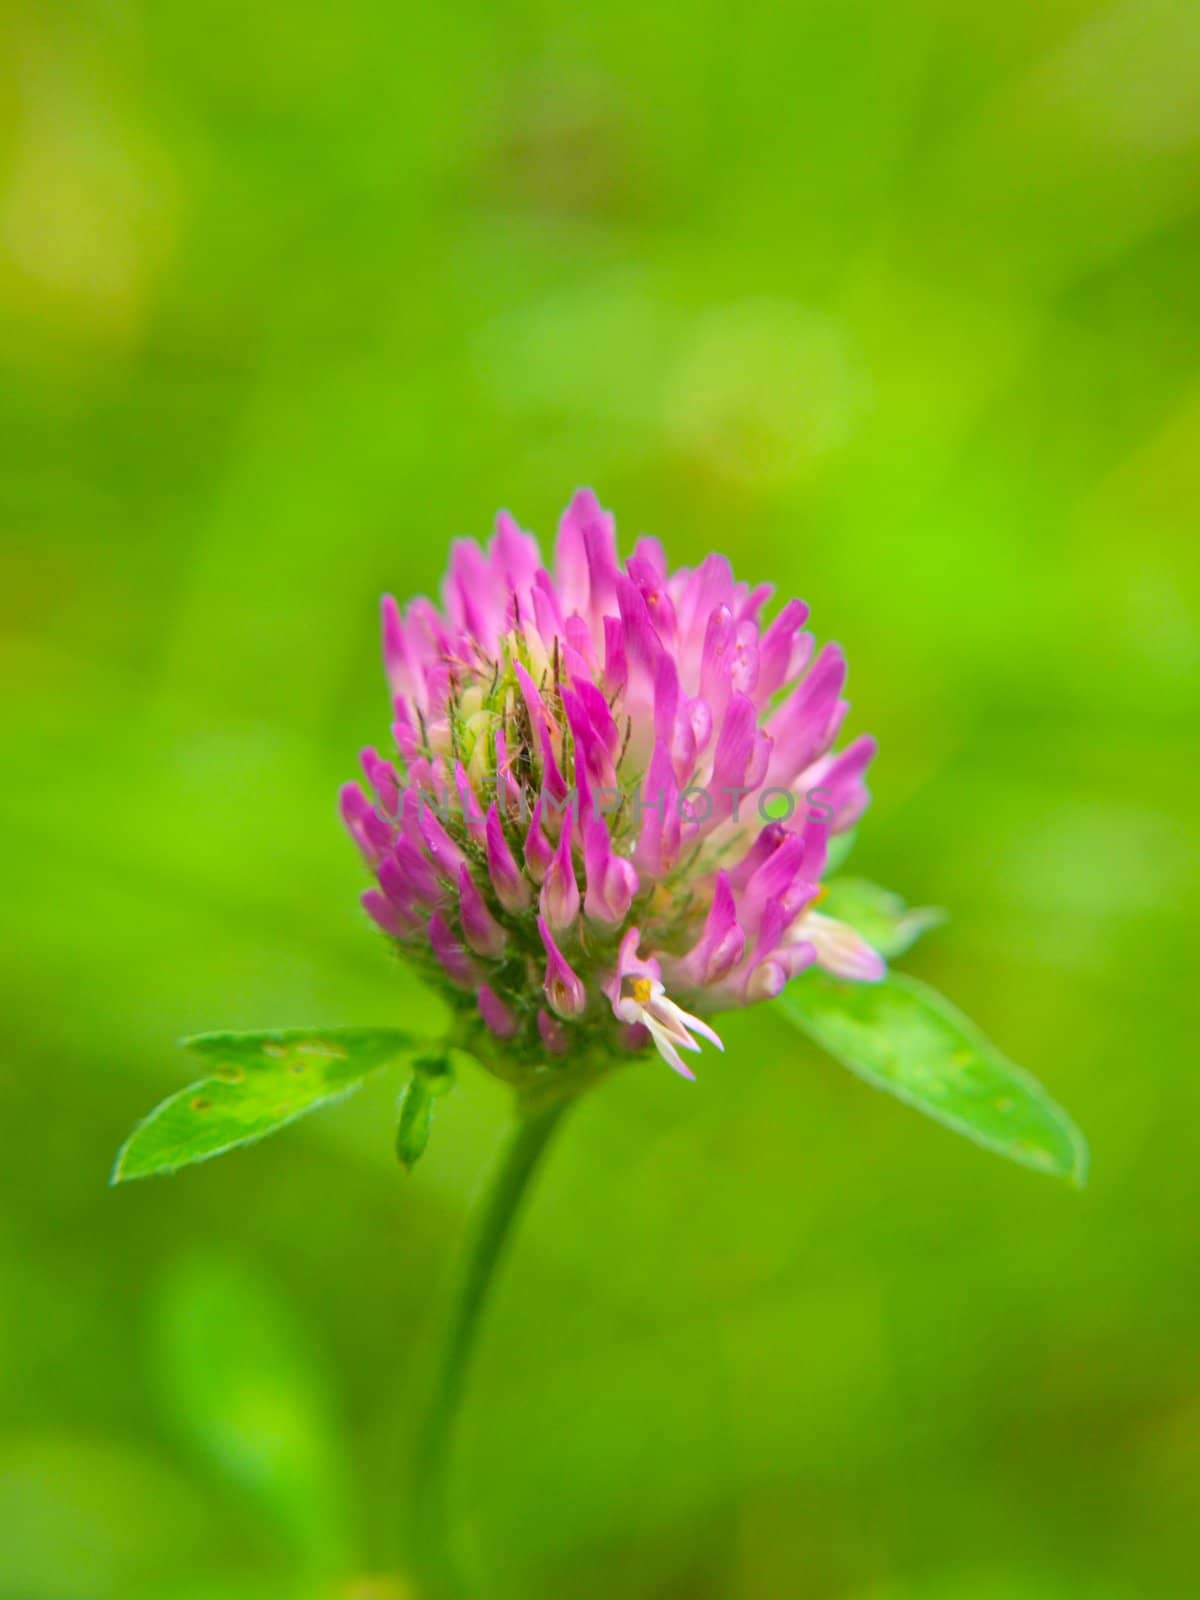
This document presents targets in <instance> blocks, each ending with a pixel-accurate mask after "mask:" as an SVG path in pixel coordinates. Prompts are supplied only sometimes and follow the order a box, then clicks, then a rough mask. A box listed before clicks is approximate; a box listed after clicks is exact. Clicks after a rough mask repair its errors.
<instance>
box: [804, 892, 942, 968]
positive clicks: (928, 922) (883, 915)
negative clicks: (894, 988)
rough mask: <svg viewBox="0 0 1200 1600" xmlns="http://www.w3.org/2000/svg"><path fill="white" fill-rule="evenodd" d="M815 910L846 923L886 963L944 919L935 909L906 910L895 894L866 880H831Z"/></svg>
mask: <svg viewBox="0 0 1200 1600" xmlns="http://www.w3.org/2000/svg"><path fill="white" fill-rule="evenodd" d="M819 909H820V911H821V914H822V915H823V916H827V917H836V918H837V920H838V921H839V922H848V923H849V924H850V926H851V927H852V928H854V929H855V930H856V931H857V932H858V933H861V934H862V936H863V938H864V939H865V940H866V941H867V943H868V944H869V945H871V946H873V948H874V949H876V950H878V951H879V954H880V955H881V956H883V957H885V958H886V959H887V960H889V961H890V960H891V959H892V958H893V957H894V956H899V955H903V954H904V952H905V951H906V950H907V949H909V948H910V947H911V946H912V945H914V944H915V943H916V942H917V940H918V939H919V938H920V937H921V935H922V934H923V933H925V932H927V931H928V930H929V929H930V928H937V927H939V926H940V925H941V924H942V923H943V922H945V920H946V913H945V912H944V911H939V910H938V909H937V908H936V907H932V906H928V907H925V908H923V909H917V910H909V908H908V907H907V906H906V905H905V903H904V901H903V900H901V898H900V896H899V895H898V894H892V892H891V891H890V890H889V889H881V888H880V887H879V885H878V884H877V883H869V882H868V881H867V880H866V878H834V879H833V880H832V882H830V883H828V884H827V885H826V894H825V898H824V899H823V900H822V901H821V904H820V907H819Z"/></svg>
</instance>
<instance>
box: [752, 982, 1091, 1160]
mask: <svg viewBox="0 0 1200 1600" xmlns="http://www.w3.org/2000/svg"><path fill="white" fill-rule="evenodd" d="M778 1004H779V1006H780V1009H781V1010H782V1011H783V1013H784V1015H786V1016H787V1017H788V1019H789V1020H790V1021H791V1022H793V1023H795V1025H796V1026H797V1027H798V1028H800V1029H802V1030H803V1032H805V1033H806V1034H808V1036H809V1037H810V1038H811V1039H813V1040H815V1042H816V1043H817V1044H819V1045H821V1046H822V1048H823V1049H825V1050H827V1051H828V1052H829V1054H830V1055H831V1056H833V1057H834V1058H835V1060H837V1061H840V1062H841V1064H842V1065H843V1066H845V1067H848V1068H849V1069H850V1071H851V1072H854V1073H857V1074H858V1076H859V1077H861V1078H865V1079H866V1080H867V1082H868V1083H871V1084H874V1085H875V1087H876V1088H879V1089H886V1090H887V1091H888V1092H889V1093H890V1094H894V1095H895V1096H896V1097H897V1098H898V1099H900V1100H903V1101H906V1102H907V1103H908V1104H909V1105H911V1106H914V1107H915V1108H916V1109H917V1110H918V1111H923V1112H925V1114H926V1115H927V1116H930V1117H933V1118H935V1119H936V1120H937V1121H938V1122H942V1123H944V1124H945V1125H946V1126H947V1127H948V1128H953V1129H954V1130H955V1132H957V1133H962V1134H965V1135H966V1136H967V1137H968V1138H969V1139H974V1140H975V1141H976V1142H977V1143H978V1144H981V1145H984V1146H985V1147H986V1148H987V1149H989V1150H994V1151H995V1152H996V1153H997V1154H998V1155H1002V1156H1007V1157H1008V1159H1009V1160H1011V1161H1018V1162H1021V1163H1022V1164H1023V1165H1025V1166H1027V1167H1033V1168H1035V1169H1036V1170H1037V1171H1039V1172H1048V1173H1053V1174H1054V1175H1055V1176H1057V1177H1062V1178H1069V1179H1071V1180H1072V1181H1073V1182H1074V1183H1076V1184H1077V1185H1082V1183H1083V1182H1084V1179H1085V1178H1086V1176H1087V1164H1088V1154H1087V1144H1086V1142H1085V1140H1084V1138H1083V1135H1082V1134H1081V1133H1080V1131H1079V1129H1078V1128H1077V1127H1076V1126H1075V1124H1074V1123H1073V1122H1072V1120H1071V1118H1070V1117H1069V1116H1068V1115H1067V1113H1066V1112H1065V1111H1064V1110H1063V1109H1062V1107H1061V1106H1059V1105H1056V1104H1055V1102H1054V1101H1053V1100H1052V1099H1051V1098H1050V1096H1049V1095H1048V1094H1047V1093H1046V1091H1045V1090H1044V1089H1043V1088H1042V1087H1041V1085H1040V1084H1038V1083H1037V1082H1036V1081H1035V1080H1034V1079H1033V1078H1031V1077H1030V1076H1029V1074H1028V1073H1026V1072H1023V1071H1022V1070H1021V1068H1020V1067H1016V1066H1014V1065H1013V1064H1012V1062H1010V1061H1008V1060H1006V1058H1005V1057H1004V1056H1003V1055H1001V1053H1000V1051H999V1050H997V1049H996V1047H995V1045H993V1044H992V1043H991V1042H990V1041H989V1040H988V1039H986V1038H985V1037H984V1035H983V1034H982V1033H981V1032H980V1031H979V1029H978V1028H976V1027H975V1025H974V1024H973V1023H972V1022H970V1021H968V1019H967V1018H966V1017H964V1016H963V1015H962V1013H961V1012H960V1011H958V1010H957V1009H956V1008H955V1007H954V1006H952V1005H951V1004H950V1002H949V1001H948V1000H945V999H944V998H943V997H942V996H941V995H940V994H938V993H937V992H936V991H935V990H933V989H930V988H929V987H928V986H927V985H925V984H923V983H918V982H916V980H915V979H913V978H906V977H905V978H902V977H898V976H896V975H893V976H891V977H889V978H886V979H885V980H884V981H883V982H882V983H846V982H842V981H840V980H838V979H835V978H830V977H827V976H825V975H824V974H823V973H818V972H813V971H810V972H805V973H802V974H801V976H800V977H798V978H796V979H795V980H794V981H793V982H792V983H790V984H789V985H788V986H787V988H786V989H785V990H784V991H783V994H782V995H781V997H780V999H779V1002H778Z"/></svg>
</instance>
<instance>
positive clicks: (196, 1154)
mask: <svg viewBox="0 0 1200 1600" xmlns="http://www.w3.org/2000/svg"><path fill="white" fill-rule="evenodd" d="M182 1042H183V1046H184V1049H186V1050H191V1051H192V1052H193V1053H194V1054H195V1055H198V1056H200V1057H201V1058H202V1059H203V1060H204V1061H205V1063H206V1064H207V1065H208V1067H209V1069H210V1072H211V1076H209V1077H207V1078H203V1079H201V1080H200V1082H198V1083H193V1084H191V1085H190V1086H189V1087H188V1088H186V1089H181V1090H180V1091H179V1093H178V1094H173V1095H172V1096H171V1097H170V1099H168V1100H164V1101H163V1102H162V1104H161V1105H160V1106H156V1107H155V1109H154V1110H153V1111H152V1112H151V1113H150V1115H149V1116H148V1117H147V1118H146V1119H145V1121H144V1122H141V1123H139V1124H138V1126H137V1127H136V1128H135V1129H134V1130H133V1132H132V1133H131V1134H130V1136H129V1138H128V1139H127V1140H126V1141H125V1143H124V1145H123V1146H122V1147H121V1152H120V1154H119V1155H118V1156H117V1163H116V1166H115V1167H114V1168H113V1174H112V1182H113V1183H124V1182H127V1181H128V1180H129V1179H131V1178H146V1177H149V1176H150V1175H151V1174H152V1173H156V1172H173V1171H175V1169H176V1168H178V1167H186V1166H190V1165H191V1163H192V1162H193V1161H207V1160H208V1158H209V1157H210V1156H219V1155H222V1154H223V1153H224V1152H225V1151H226V1150H232V1149H234V1148H235V1147H236V1146H237V1145H240V1144H249V1143H250V1142H251V1141H252V1140H254V1139H261V1138H263V1137H264V1136H265V1135H266V1134H268V1133H274V1131H275V1129H276V1128H282V1127H283V1126H284V1125H285V1124H286V1123H288V1122H293V1121H295V1119H296V1118H297V1117H302V1116H303V1115H304V1114H305V1113H306V1112H308V1111H313V1110H315V1109H316V1108H317V1107H318V1106H321V1105H325V1104H326V1103H327V1102H328V1101H330V1100H337V1099H340V1098H341V1097H342V1096H343V1095H346V1094H349V1093H350V1092H351V1091H352V1090H353V1089H356V1088H357V1087H358V1085H359V1083H360V1082H361V1081H362V1079H363V1078H364V1077H366V1075H367V1074H368V1073H369V1072H374V1071H375V1070H376V1068H378V1067H382V1066H384V1065H386V1063H387V1062H389V1061H393V1060H395V1059H396V1058H397V1057H398V1056H404V1055H408V1054H409V1053H411V1051H412V1050H413V1049H415V1048H417V1046H418V1043H419V1041H416V1040H414V1039H413V1037H412V1035H411V1034H408V1033H402V1032H400V1031H399V1030H398V1029H395V1028H285V1029H276V1030H273V1031H271V1032H269V1033H202V1034H198V1035H196V1037H195V1038H192V1039H184V1040H183V1041H182Z"/></svg>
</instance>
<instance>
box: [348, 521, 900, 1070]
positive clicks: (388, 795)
mask: <svg viewBox="0 0 1200 1600" xmlns="http://www.w3.org/2000/svg"><path fill="white" fill-rule="evenodd" d="M771 592H772V591H771V589H770V587H769V586H767V585H760V586H759V587H757V588H753V589H752V588H749V587H748V586H747V585H746V584H744V583H738V582H735V580H734V577H733V573H732V571H731V570H730V566H729V563H728V561H727V560H726V559H725V558H724V557H723V556H721V555H715V554H714V555H710V556H708V557H707V558H706V559H705V560H704V561H703V562H702V563H701V564H700V565H699V566H698V567H696V568H695V569H692V570H689V569H680V570H677V571H674V572H672V571H670V570H668V567H667V563H666V559H665V557H664V554H663V551H662V548H661V546H660V545H659V544H658V542H657V541H656V540H653V539H648V538H642V539H639V540H638V542H637V544H636V545H635V546H634V550H633V553H632V555H631V556H630V557H629V558H628V560H627V561H625V562H624V563H623V564H622V563H621V562H620V561H619V560H618V558H617V551H616V538H615V528H614V523H613V519H612V517H611V515H609V514H608V513H607V512H605V511H604V510H602V509H601V507H600V505H599V504H598V503H597V501H596V498H595V496H594V495H593V494H591V492H590V491H587V490H582V491H580V492H579V493H578V494H576V495H575V497H574V499H573V500H572V501H571V504H570V506H569V507H568V508H567V511H566V513H565V514H564V516H563V518H562V521H561V523H560V526H559V530H558V539H557V543H556V547H555V556H554V563H553V570H552V571H551V570H549V569H547V568H546V567H545V566H543V564H542V557H541V553H540V550H539V548H538V544H537V541H536V540H535V539H534V538H533V537H532V536H531V535H529V534H527V533H524V532H522V531H521V529H520V528H519V527H518V526H517V524H516V523H515V522H514V521H513V519H512V518H511V517H510V516H508V515H507V514H506V513H501V515H500V517H499V518H498V520H497V527H496V533H495V536H494V538H493V540H492V542H491V544H490V546H489V547H488V549H487V550H486V551H484V550H482V549H481V548H480V547H479V546H478V545H477V544H475V543H474V542H472V541H469V540H463V541H459V542H457V543H456V544H455V546H454V549H453V552H452V556H451V561H450V571H449V574H448V577H447V579H446V582H445V586H444V590H443V607H442V609H441V610H439V609H438V608H437V607H435V606H434V605H433V604H432V603H431V602H430V601H428V600H425V599H418V600H415V601H413V602H412V603H411V604H410V605H409V606H408V607H407V608H406V610H405V611H404V612H403V613H402V612H401V610H400V608H399V607H398V606H397V605H396V603H395V601H394V600H392V599H391V598H390V597H389V598H387V599H385V600H384V602H383V649H384V660H385V665H386V669H387V675H388V680H389V683H390V686H391V691H392V695H393V704H394V710H395V720H394V722H393V724H392V736H393V739H394V743H395V747H396V759H393V760H388V759H385V758H384V757H383V756H382V755H380V754H379V753H378V752H377V751H376V750H374V749H369V750H365V751H364V752H363V755H362V765H363V771H364V775H365V778H366V782H367V789H366V790H364V789H363V788H362V787H360V786H358V785H356V784H351V785H347V786H346V788H345V789H344V790H343V791H342V813H343V816H344V818H345V821H346V824H347V826H348V828H349V830H350V833H351V835H352V836H353V838H354V840H355V841H356V843H357V845H358V847H359V849H360V850H361V852H362V854H363V856H364V857H365V859H366V861H367V864H368V866H369V867H370V870H371V872H372V874H373V876H374V879H375V883H374V886H373V887H372V888H371V889H369V890H368V891H367V892H366V894H365V895H364V896H363V904H364V906H365V908H366V910H367V912H368V913H369V915H370V916H371V917H372V918H373V919H374V921H375V922H376V923H377V924H378V925H379V926H380V927H381V928H382V929H383V931H384V932H385V933H386V934H387V935H388V936H389V938H390V939H391V940H393V941H394V942H395V943H396V945H397V946H398V947H399V949H400V950H401V951H402V952H403V954H404V955H405V956H406V957H408V958H409V959H411V960H412V961H414V962H415V963H416V964H417V965H418V966H420V967H421V968H423V969H424V971H425V972H426V974H427V975H429V976H431V977H432V978H434V979H435V980H436V981H437V983H438V984H439V985H440V986H441V987H442V988H444V989H445V990H446V992H447V993H448V994H449V995H450V996H451V997H452V999H453V1001H454V1003H455V1004H456V1005H457V1007H458V1008H459V1009H460V1011H461V1012H462V1015H463V1018H464V1022H465V1023H466V1025H467V1027H468V1029H469V1030H473V1031H474V1033H475V1034H476V1035H477V1036H478V1037H480V1038H486V1040H487V1041H488V1043H489V1046H490V1048H489V1050H488V1052H487V1054H488V1059H489V1060H490V1062H491V1063H492V1064H493V1065H495V1066H496V1069H497V1070H500V1071H502V1072H503V1073H504V1074H505V1075H507V1076H514V1077H518V1076H520V1074H521V1073H523V1072H528V1071H544V1070H545V1068H546V1065H547V1063H557V1064H558V1065H559V1066H564V1065H569V1063H570V1062H571V1060H572V1059H576V1060H579V1061H583V1060H587V1059H596V1058H598V1057H600V1056H606V1055H611V1054H612V1052H613V1049H614V1047H616V1048H624V1049H627V1050H638V1049H642V1048H646V1047H648V1046H649V1045H650V1044H653V1045H654V1046H655V1047H656V1048H657V1049H658V1052H659V1054H660V1055H661V1056H662V1057H663V1058H664V1060H666V1061H667V1063H668V1064H669V1065H670V1066H671V1067H673V1068H674V1070H675V1071H676V1072H679V1073H681V1074H682V1075H683V1076H685V1077H689V1078H690V1077H692V1076H693V1074H692V1073H691V1071H690V1070H689V1068H688V1067H687V1065H686V1064H685V1062H684V1059H683V1056H682V1055H681V1053H680V1052H681V1051H685V1052H689V1053H692V1052H695V1051H697V1050H699V1049H700V1045H699V1042H698V1039H700V1038H702V1039H706V1040H708V1041H709V1042H710V1043H712V1044H713V1045H715V1046H716V1047H717V1048H718V1049H720V1048H722V1046H721V1041H720V1039H719V1037H718V1036H717V1034H716V1033H715V1032H714V1030H713V1028H712V1027H711V1026H710V1025H709V1023H707V1022H705V1021H704V1020H703V1014H704V1013H713V1012H716V1011H720V1010H725V1009H729V1008H731V1007H736V1006H743V1005H748V1004H751V1003H753V1002H755V1001H758V1000H764V999H769V998H771V997H773V996H775V995H777V994H778V993H779V992H780V990H781V989H782V988H783V987H784V985H785V984H786V983H788V982H789V980H790V979H792V978H794V977H795V976H796V974H797V973H799V972H801V971H802V970H803V969H804V968H806V967H808V966H810V965H814V964H815V965H817V966H821V967H824V968H825V969H826V970H828V971H830V972H833V973H836V974H838V975H840V976H842V977H846V978H852V979H859V980H864V981H870V980H873V979H878V978H879V977H881V976H882V974H883V961H882V959H881V957H880V956H879V955H878V954H877V953H876V952H875V951H874V950H873V949H872V948H871V947H870V946H869V945H867V944H866V943H865V942H864V941H863V940H862V938H861V937H860V936H859V935H858V934H857V933H855V932H854V931H853V930H851V929H850V928H848V927H847V926H845V925H844V924H842V923H839V922H836V921H834V920H833V919H831V918H829V917H828V916H825V915H823V914H822V913H821V912H820V911H819V910H818V909H817V907H818V905H819V903H820V900H821V898H822V887H821V879H822V875H823V873H824V871H825V866H826V853H827V847H828V841H829V838H830V836H831V835H832V834H835V833H839V832H842V831H844V830H846V829H848V828H849V827H851V826H852V824H853V823H854V822H855V820H856V819H857V817H858V816H859V815H860V813H861V812H862V810H863V808H864V807H865V805H866V804H867V799H868V796H867V791H866V788H865V786H864V781H863V780H864V773H865V771H866V768H867V766H868V764H869V762H870V760H871V757H872V755H873V753H874V742H873V741H872V740H871V739H870V738H866V737H863V738H859V739H857V740H855V741H854V742H853V743H852V744H850V745H848V746H847V747H846V748H845V749H844V750H842V751H841V752H840V753H834V750H833V745H834V743H835V740H836V738H837V735H838V730H839V728H840V726H841V723H842V720H843V718H844V716H845V713H846V710H847V703H846V701H845V700H844V699H843V698H842V690H843V686H844V683H845V675H846V668H845V662H844V659H843V657H842V653H841V651H840V650H839V649H838V648H837V646H836V645H826V646H825V648H824V649H823V650H821V651H820V652H819V653H818V654H817V655H816V656H815V658H814V655H813V641H812V636H811V634H809V633H808V632H807V631H806V629H805V626H804V624H805V622H806V619H807V614H808V613H807V608H806V607H805V606H804V605H803V604H802V603H801V602H800V601H798V600H789V601H788V602H787V603H786V604H784V605H783V606H782V607H781V609H780V610H779V611H778V612H777V613H776V614H775V616H774V618H773V620H772V621H770V622H769V623H764V622H763V620H762V613H763V610H764V608H765V606H766V605H767V602H768V600H769V599H770V596H771ZM368 791H369V792H368Z"/></svg>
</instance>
